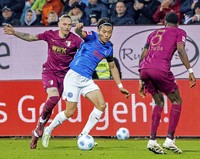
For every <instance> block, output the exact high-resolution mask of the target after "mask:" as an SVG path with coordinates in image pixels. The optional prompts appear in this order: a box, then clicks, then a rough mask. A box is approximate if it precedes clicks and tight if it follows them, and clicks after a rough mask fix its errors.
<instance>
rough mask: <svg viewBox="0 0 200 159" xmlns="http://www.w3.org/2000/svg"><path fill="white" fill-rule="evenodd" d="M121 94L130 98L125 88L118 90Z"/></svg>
mask: <svg viewBox="0 0 200 159" xmlns="http://www.w3.org/2000/svg"><path fill="white" fill-rule="evenodd" d="M120 91H121V93H123V94H125V95H126V98H128V97H129V96H130V93H129V91H128V90H127V89H125V88H120Z"/></svg>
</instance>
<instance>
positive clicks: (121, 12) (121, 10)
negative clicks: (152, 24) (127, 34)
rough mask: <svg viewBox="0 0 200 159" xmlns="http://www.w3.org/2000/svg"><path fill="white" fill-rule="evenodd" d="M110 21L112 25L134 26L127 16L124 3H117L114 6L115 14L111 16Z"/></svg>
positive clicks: (131, 19)
mask: <svg viewBox="0 0 200 159" xmlns="http://www.w3.org/2000/svg"><path fill="white" fill-rule="evenodd" d="M110 20H111V21H112V22H113V24H114V25H132V24H135V21H134V19H133V17H132V16H131V15H130V14H128V12H127V10H126V6H125V3H124V2H123V1H118V2H117V3H116V6H115V13H114V14H113V15H111V17H110Z"/></svg>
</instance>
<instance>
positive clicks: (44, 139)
mask: <svg viewBox="0 0 200 159" xmlns="http://www.w3.org/2000/svg"><path fill="white" fill-rule="evenodd" d="M47 129H48V127H46V128H45V129H44V133H43V135H42V145H43V146H44V147H45V148H47V147H48V146H49V139H50V138H51V134H50V133H49V132H48V131H47Z"/></svg>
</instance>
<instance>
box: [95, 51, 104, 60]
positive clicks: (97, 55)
mask: <svg viewBox="0 0 200 159" xmlns="http://www.w3.org/2000/svg"><path fill="white" fill-rule="evenodd" d="M93 54H94V55H95V56H96V57H98V58H99V59H100V60H102V59H103V56H102V55H101V54H100V53H99V51H98V50H94V52H93Z"/></svg>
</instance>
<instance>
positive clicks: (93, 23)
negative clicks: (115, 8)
mask: <svg viewBox="0 0 200 159" xmlns="http://www.w3.org/2000/svg"><path fill="white" fill-rule="evenodd" d="M98 20H99V18H98V17H97V15H96V14H91V15H90V25H91V26H97V23H98Z"/></svg>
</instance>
